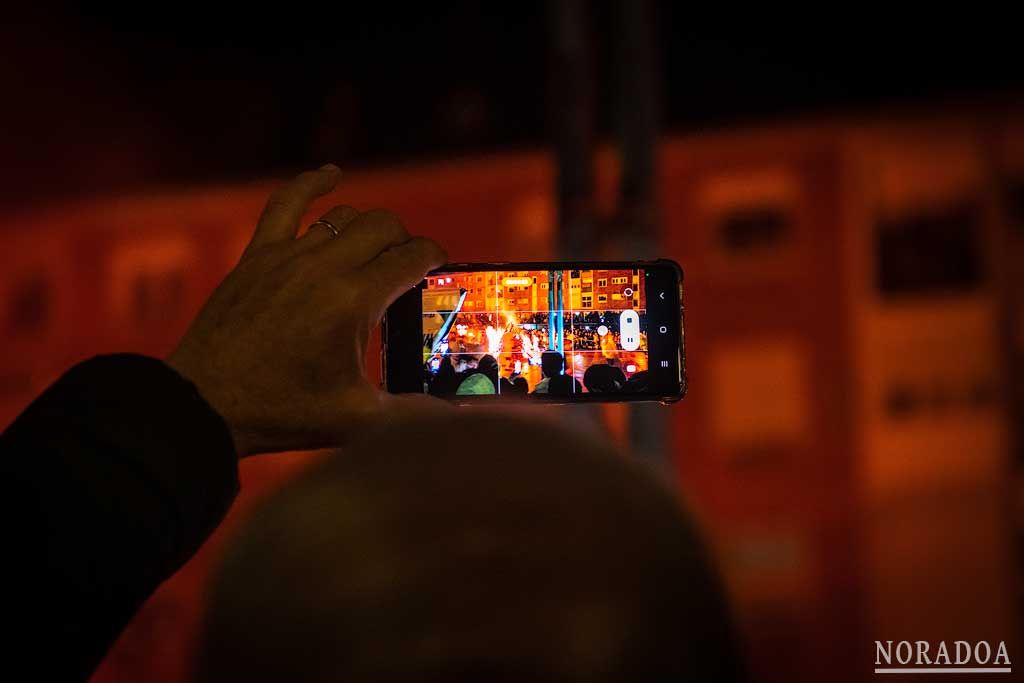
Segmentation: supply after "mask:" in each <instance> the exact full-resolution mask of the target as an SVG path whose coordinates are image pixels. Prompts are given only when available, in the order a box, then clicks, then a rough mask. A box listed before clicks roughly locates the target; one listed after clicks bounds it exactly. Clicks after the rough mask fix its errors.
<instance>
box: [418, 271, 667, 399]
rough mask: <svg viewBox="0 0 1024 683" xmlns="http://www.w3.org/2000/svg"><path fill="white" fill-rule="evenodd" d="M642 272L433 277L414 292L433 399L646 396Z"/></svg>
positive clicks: (427, 383)
mask: <svg viewBox="0 0 1024 683" xmlns="http://www.w3.org/2000/svg"><path fill="white" fill-rule="evenodd" d="M644 284H645V283H644V271H643V270H642V269H621V270H530V271H487V272H463V273H439V274H436V275H432V276H430V278H429V279H428V280H427V282H426V286H425V287H424V289H423V309H422V310H423V364H424V365H423V367H424V389H425V390H426V392H427V393H430V394H433V395H436V396H452V395H456V396H468V395H535V396H540V397H543V396H544V395H548V396H567V395H571V394H586V393H636V392H645V391H647V390H648V386H649V380H648V349H647V310H646V301H645V293H644V292H645V288H644Z"/></svg>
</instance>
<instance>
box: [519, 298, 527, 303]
mask: <svg viewBox="0 0 1024 683" xmlns="http://www.w3.org/2000/svg"><path fill="white" fill-rule="evenodd" d="M519 303H521V304H528V303H530V300H529V299H520V300H519Z"/></svg>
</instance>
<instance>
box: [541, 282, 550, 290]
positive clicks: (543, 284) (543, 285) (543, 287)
mask: <svg viewBox="0 0 1024 683" xmlns="http://www.w3.org/2000/svg"><path fill="white" fill-rule="evenodd" d="M540 288H541V289H547V288H548V283H546V282H542V283H540Z"/></svg>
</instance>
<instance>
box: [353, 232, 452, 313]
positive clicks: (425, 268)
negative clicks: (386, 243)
mask: <svg viewBox="0 0 1024 683" xmlns="http://www.w3.org/2000/svg"><path fill="white" fill-rule="evenodd" d="M447 260H448V255H447V254H446V253H445V251H444V249H442V248H441V246H440V245H439V244H438V243H437V242H435V241H434V240H431V239H427V238H426V237H413V238H412V239H410V240H409V241H407V242H405V243H403V244H400V245H398V246H395V247H391V248H390V249H388V250H387V251H385V252H384V253H382V254H381V255H380V256H378V257H377V258H375V259H374V260H373V261H371V262H370V263H368V264H366V266H364V267H363V269H362V270H363V272H364V273H365V274H366V279H367V281H368V282H373V283H375V286H374V287H373V290H372V292H371V293H370V296H371V299H372V300H373V301H374V303H376V304H377V305H379V307H380V312H381V313H383V311H384V309H385V308H387V307H388V306H390V305H391V304H392V303H393V302H394V300H395V299H397V298H398V297H400V296H401V295H402V294H404V293H405V292H407V291H409V289H411V288H412V287H415V286H416V285H417V284H419V283H420V281H421V280H422V279H423V278H424V276H425V275H426V274H427V273H428V272H430V271H431V270H433V269H434V268H437V267H439V266H443V265H444V264H445V261H447Z"/></svg>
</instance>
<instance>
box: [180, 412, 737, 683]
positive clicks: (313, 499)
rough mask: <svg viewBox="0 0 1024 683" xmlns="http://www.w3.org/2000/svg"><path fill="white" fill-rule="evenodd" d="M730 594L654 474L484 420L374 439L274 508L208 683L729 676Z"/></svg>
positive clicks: (398, 429) (236, 562)
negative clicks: (727, 599) (721, 586)
mask: <svg viewBox="0 0 1024 683" xmlns="http://www.w3.org/2000/svg"><path fill="white" fill-rule="evenodd" d="M731 638H732V636H731V633H730V631H729V628H728V618H727V615H726V613H725V608H724V601H723V600H722V598H721V594H720V591H719V588H718V584H717V581H716V580H715V578H714V577H713V575H712V574H711V573H710V571H709V569H708V564H707V562H706V558H705V556H704V554H703V551H702V548H701V546H700V544H699V542H698V539H697V537H696V534H695V532H694V530H693V527H692V525H691V524H690V523H689V522H688V520H687V518H686V517H685V515H684V514H683V512H682V510H681V508H680V506H679V504H678V502H677V501H676V499H675V498H674V497H673V496H672V495H671V494H670V493H669V492H668V491H667V490H666V489H665V488H664V487H662V486H661V485H660V484H659V483H658V482H657V481H656V480H655V479H653V478H652V477H651V476H650V475H649V474H648V473H647V472H645V471H643V470H642V469H641V468H640V467H638V466H637V465H636V464H635V463H633V462H630V461H628V460H626V459H625V458H623V457H621V456H619V455H618V454H616V453H614V452H612V451H610V450H609V449H608V448H607V447H605V446H603V445H602V444H601V443H599V442H597V441H595V440H593V439H592V438H590V437H585V436H583V435H581V434H576V433H573V432H569V431H566V430H564V429H562V428H560V427H558V426H556V425H554V424H551V423H547V422H538V421H537V420H536V418H526V417H516V418H510V417H506V416H501V415H497V414H489V413H486V412H483V411H475V410H463V411H453V412H451V413H446V414H443V415H433V416H426V415H425V416H421V417H415V418H409V419H403V420H402V421H400V422H399V423H397V424H396V423H392V424H390V425H388V426H387V427H386V428H381V429H378V430H374V431H371V432H368V433H366V434H364V435H363V436H362V437H360V438H359V439H358V440H357V441H356V443H355V444H354V445H353V447H352V448H350V449H349V450H348V451H346V452H345V453H344V454H339V455H336V456H334V457H332V458H330V459H329V460H328V461H326V462H325V463H323V464H322V465H320V466H318V467H316V468H314V470H313V471H311V472H309V473H308V474H307V475H306V476H305V477H304V478H302V479H301V480H300V481H298V482H296V483H294V484H293V485H291V486H289V487H287V488H286V490H285V491H283V492H282V493H281V494H280V495H278V496H277V497H275V498H274V499H273V500H272V501H270V502H269V503H268V504H267V505H265V506H264V507H263V508H262V509H261V510H260V511H259V512H258V513H257V514H256V515H255V517H254V519H253V520H252V521H251V522H250V524H249V525H248V526H247V527H246V529H245V530H244V531H243V532H242V533H241V534H240V535H239V537H238V538H237V539H236V541H235V542H234V544H233V545H232V547H231V548H230V549H229V551H228V553H227V555H226V558H225V561H224V565H223V567H222V570H221V572H220V574H219V576H218V579H217V580H216V582H215V585H214V592H213V596H212V599H211V604H210V612H209V618H208V622H207V628H206V634H205V638H204V642H203V646H202V648H201V653H200V657H199V660H198V665H199V674H200V680H203V681H224V680H233V679H234V680H249V681H264V680H266V681H270V680H275V681H280V680H305V681H382V680H386V681H410V682H411V681H436V680H446V681H458V680H466V681H485V680H486V681H495V680H517V681H548V680H550V681H555V680H558V681H573V680H587V681H639V680H663V679H664V677H666V676H671V675H681V676H684V677H685V678H684V679H673V680H712V679H714V680H729V676H731V675H733V674H734V673H735V671H736V670H737V669H736V667H737V662H736V661H735V651H734V649H733V643H732V640H731Z"/></svg>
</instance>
